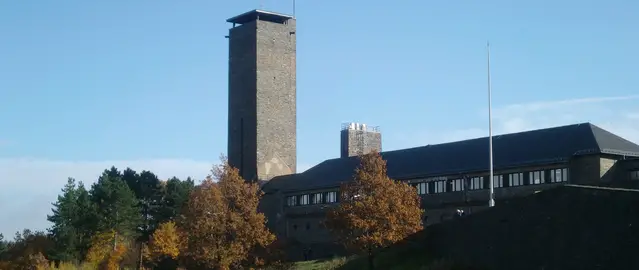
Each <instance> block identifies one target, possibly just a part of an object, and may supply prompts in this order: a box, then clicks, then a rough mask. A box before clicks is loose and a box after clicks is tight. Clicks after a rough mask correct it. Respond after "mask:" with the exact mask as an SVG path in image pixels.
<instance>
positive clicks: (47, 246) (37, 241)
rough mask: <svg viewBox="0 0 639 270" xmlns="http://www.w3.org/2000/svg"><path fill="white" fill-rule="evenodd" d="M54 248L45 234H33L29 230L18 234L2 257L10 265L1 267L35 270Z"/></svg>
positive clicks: (5, 264) (37, 232)
mask: <svg viewBox="0 0 639 270" xmlns="http://www.w3.org/2000/svg"><path fill="white" fill-rule="evenodd" d="M52 247H53V243H52V241H51V239H50V238H49V237H48V236H47V235H46V234H45V233H44V232H40V231H36V232H32V231H31V230H28V229H25V230H23V231H22V232H17V233H16V235H15V237H14V240H13V241H12V242H10V243H8V245H7V250H6V251H5V252H4V254H3V256H2V257H3V258H2V259H3V260H4V261H6V262H8V263H3V264H0V266H2V267H6V268H0V269H34V268H36V266H37V265H38V264H41V263H42V262H43V260H41V259H42V258H43V257H44V255H42V254H46V253H47V251H49V250H51V248H52ZM38 254H40V255H38ZM7 266H8V267H7Z"/></svg>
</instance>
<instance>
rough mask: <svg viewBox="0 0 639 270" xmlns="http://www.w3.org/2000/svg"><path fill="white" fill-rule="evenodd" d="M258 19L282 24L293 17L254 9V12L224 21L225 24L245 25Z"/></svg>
mask: <svg viewBox="0 0 639 270" xmlns="http://www.w3.org/2000/svg"><path fill="white" fill-rule="evenodd" d="M258 18H259V19H260V20H262V21H269V22H276V23H284V22H286V21H288V20H290V19H292V18H293V16H291V15H286V14H281V13H277V12H271V11H264V10H259V9H255V10H251V11H249V12H246V13H243V14H240V15H237V16H235V17H233V18H230V19H228V20H226V22H230V23H238V24H244V23H247V22H252V21H255V20H257V19H258Z"/></svg>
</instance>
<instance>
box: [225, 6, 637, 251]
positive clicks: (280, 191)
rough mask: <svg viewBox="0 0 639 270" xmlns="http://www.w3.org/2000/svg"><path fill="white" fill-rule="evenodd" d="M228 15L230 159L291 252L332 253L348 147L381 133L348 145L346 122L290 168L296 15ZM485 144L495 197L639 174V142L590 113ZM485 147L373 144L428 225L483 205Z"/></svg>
mask: <svg viewBox="0 0 639 270" xmlns="http://www.w3.org/2000/svg"><path fill="white" fill-rule="evenodd" d="M228 22H230V23H232V24H233V28H231V29H230V30H229V36H228V39H229V116H228V117H229V122H228V127H229V131H228V132H229V133H228V135H229V138H228V158H229V162H230V164H231V165H232V166H234V167H236V168H238V169H239V170H240V173H241V175H242V176H243V177H244V178H245V179H247V180H251V181H253V180H258V181H261V182H262V183H263V186H262V189H263V191H264V192H265V195H264V197H263V199H262V202H261V203H260V208H261V211H263V212H264V213H265V215H266V216H267V218H268V226H269V228H270V229H271V230H272V231H273V232H274V233H276V234H277V235H278V237H280V238H284V239H287V240H288V241H289V243H297V244H298V246H296V247H295V248H294V249H293V250H292V251H291V254H292V255H298V256H300V257H301V254H302V250H309V249H311V250H313V251H314V252H313V257H323V256H327V255H330V253H333V252H335V251H336V250H337V249H335V248H333V247H335V245H334V243H332V240H331V239H332V237H331V235H330V234H329V233H328V231H327V230H326V229H325V228H324V227H323V225H322V222H323V220H324V217H325V213H326V210H327V209H328V208H330V207H333V206H335V205H337V204H338V203H339V195H338V192H339V186H340V184H341V183H343V182H345V181H350V180H351V179H352V175H353V173H354V170H355V168H356V167H357V165H358V158H357V157H356V156H353V155H354V154H357V153H358V152H365V151H370V149H371V147H369V146H372V147H379V149H381V135H380V134H379V133H376V134H375V133H374V132H373V133H371V134H369V135H370V138H372V139H370V140H369V142H370V145H369V146H364V147H356V146H358V145H357V144H354V143H353V141H354V140H351V137H352V136H357V135H356V134H357V133H356V132H355V131H356V129H353V130H348V129H346V131H342V132H343V133H342V136H343V140H342V151H341V157H340V158H335V159H330V160H326V161H324V162H322V163H320V164H318V165H316V166H314V167H312V168H310V169H308V170H306V171H304V172H302V173H296V104H295V102H296V86H295V84H296V70H295V60H296V49H295V44H296V43H295V31H296V29H295V18H293V17H292V16H288V15H283V14H278V13H273V12H266V11H260V10H254V11H250V12H247V13H244V14H242V15H239V16H236V17H233V18H231V19H229V20H228ZM344 134H346V135H344ZM354 134H355V135H354ZM362 134H364V133H362ZM344 138H345V139H344ZM493 149H494V151H493V153H494V188H495V200H496V204H497V206H499V201H500V200H502V199H506V198H509V197H513V196H525V195H529V194H532V193H534V192H536V191H539V190H543V189H549V188H553V187H556V186H560V185H564V184H566V183H574V184H594V185H614V184H615V183H624V182H626V183H627V182H633V181H636V182H639V145H637V144H635V143H632V142H630V141H628V140H625V139H623V138H621V137H619V136H617V135H615V134H612V133H610V132H608V131H606V130H604V129H602V128H599V127H597V126H595V125H593V124H590V123H582V124H574V125H568V126H561V127H553V128H546V129H540V130H534V131H527V132H520V133H513V134H504V135H499V136H495V137H494V138H493ZM488 151H489V149H488V138H487V137H484V138H477V139H471V140H464V141H458V142H450V143H442V144H433V145H426V146H420V147H415V148H409V149H402V150H394V151H385V152H382V153H381V154H382V157H383V158H384V159H385V160H386V161H387V166H388V174H389V176H390V177H391V178H393V179H396V180H401V181H406V182H409V183H410V184H412V185H413V186H415V187H416V192H417V193H418V194H419V195H420V196H421V197H422V206H423V208H425V209H426V212H425V215H424V216H423V217H422V218H423V221H424V223H425V224H426V225H429V224H433V223H437V222H440V221H442V220H446V219H450V218H452V217H453V216H454V215H455V213H457V212H458V211H459V210H463V211H464V213H473V212H476V211H480V210H482V209H485V208H487V205H488V198H489V179H488V178H489V176H488V175H489V160H488V156H489V152H488ZM329 247H331V248H329ZM307 255H308V253H307Z"/></svg>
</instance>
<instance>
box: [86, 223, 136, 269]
mask: <svg viewBox="0 0 639 270" xmlns="http://www.w3.org/2000/svg"><path fill="white" fill-rule="evenodd" d="M129 245H130V242H129V241H128V238H126V237H124V236H122V235H121V234H118V233H117V232H116V231H115V230H111V231H105V232H102V233H98V234H96V235H95V236H94V237H93V239H92V241H91V248H89V251H88V252H87V257H86V262H87V263H88V264H89V266H90V267H91V268H92V269H105V270H112V269H113V270H115V269H119V264H120V262H121V261H122V259H123V258H124V255H125V253H126V252H127V251H128V250H129Z"/></svg>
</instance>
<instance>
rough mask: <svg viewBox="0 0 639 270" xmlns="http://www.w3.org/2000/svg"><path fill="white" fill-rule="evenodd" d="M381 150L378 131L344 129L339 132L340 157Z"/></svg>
mask: <svg viewBox="0 0 639 270" xmlns="http://www.w3.org/2000/svg"><path fill="white" fill-rule="evenodd" d="M372 151H377V152H381V151H382V134H381V133H379V132H372V131H364V130H351V129H344V130H342V131H341V133H340V157H352V156H357V155H362V154H368V153H370V152H372Z"/></svg>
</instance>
